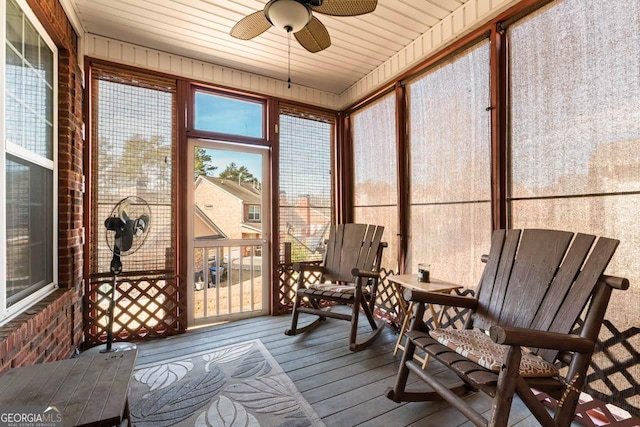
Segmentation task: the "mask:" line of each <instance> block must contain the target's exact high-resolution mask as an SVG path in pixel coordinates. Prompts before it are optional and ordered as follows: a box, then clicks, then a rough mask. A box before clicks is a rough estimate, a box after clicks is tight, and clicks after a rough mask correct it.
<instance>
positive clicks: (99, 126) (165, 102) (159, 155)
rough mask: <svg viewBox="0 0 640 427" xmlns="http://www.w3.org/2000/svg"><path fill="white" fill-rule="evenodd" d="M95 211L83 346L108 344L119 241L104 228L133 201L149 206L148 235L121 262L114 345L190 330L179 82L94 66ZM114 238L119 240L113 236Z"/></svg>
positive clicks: (93, 190)
mask: <svg viewBox="0 0 640 427" xmlns="http://www.w3.org/2000/svg"><path fill="white" fill-rule="evenodd" d="M91 76H92V80H91V105H92V110H91V112H92V116H91V133H92V147H91V149H92V153H93V156H92V158H91V169H90V170H91V178H90V185H91V206H90V217H91V224H90V230H91V233H90V237H89V260H90V261H89V280H88V282H89V284H88V289H87V292H86V295H85V304H86V307H85V314H86V320H87V324H86V325H85V338H86V340H87V342H88V344H89V345H92V344H96V343H99V342H101V341H103V340H104V339H105V330H106V327H107V308H108V303H109V299H110V298H109V296H110V290H111V286H110V283H111V274H110V262H111V259H112V256H113V254H112V250H113V248H112V245H113V236H111V238H108V237H107V231H106V229H105V225H104V221H105V219H107V218H108V217H110V216H112V215H113V209H114V206H115V205H116V204H117V203H118V202H119V201H120V200H122V199H124V198H126V197H128V196H137V197H139V198H141V199H142V200H143V201H145V202H146V203H147V204H148V205H149V209H150V225H149V231H148V233H147V235H146V239H144V241H143V243H142V245H141V246H139V248H138V246H137V241H136V240H137V239H134V247H133V249H135V248H138V249H137V250H136V251H135V252H132V253H125V254H123V256H122V265H123V268H122V270H123V271H122V274H120V276H119V280H118V283H117V287H116V291H117V293H116V295H117V298H118V304H117V306H116V309H115V323H114V334H115V337H116V339H135V338H141V337H147V336H158V335H169V334H171V333H176V332H179V331H183V330H184V328H186V312H185V308H186V307H185V304H186V298H184V296H182V295H181V294H180V291H179V289H178V286H177V283H176V269H175V256H176V254H175V247H176V224H175V217H176V212H177V209H178V206H176V203H175V199H176V198H175V188H176V178H175V177H176V173H175V162H174V159H175V153H176V115H177V113H176V81H175V80H171V79H166V78H158V77H155V76H149V75H146V74H144V73H140V72H134V71H130V70H123V69H119V68H114V67H112V66H109V65H105V64H92V65H91ZM109 233H113V232H112V231H110V232H109Z"/></svg>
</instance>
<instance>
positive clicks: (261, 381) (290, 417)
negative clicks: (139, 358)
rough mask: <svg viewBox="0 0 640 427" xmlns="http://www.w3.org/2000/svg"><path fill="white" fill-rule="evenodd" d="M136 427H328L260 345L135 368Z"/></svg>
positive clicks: (233, 347)
mask: <svg viewBox="0 0 640 427" xmlns="http://www.w3.org/2000/svg"><path fill="white" fill-rule="evenodd" d="M129 405H130V410H131V418H132V421H133V425H134V426H136V427H147V426H148V427H151V426H153V427H164V426H173V425H178V426H194V425H195V426H212V427H245V426H246V427H258V426H261V427H303V426H321V427H323V426H324V423H323V422H322V421H321V420H320V417H319V416H318V414H316V412H315V411H314V410H313V408H312V407H311V405H310V404H309V403H308V402H307V401H306V400H305V399H304V397H303V396H302V394H300V392H299V391H298V389H297V388H296V387H295V385H294V384H293V382H292V381H291V379H290V378H289V377H288V376H287V375H286V374H285V373H284V371H283V370H282V368H281V367H280V365H278V362H276V360H275V359H274V358H273V356H272V355H271V353H269V351H268V350H267V349H266V348H265V346H264V345H263V344H262V342H261V341H260V340H254V341H247V342H243V343H241V344H234V345H230V346H226V347H221V348H216V349H212V350H206V351H201V352H197V353H193V354H188V355H183V356H180V357H175V358H171V359H166V360H161V361H158V362H154V363H149V364H146V365H139V366H136V369H135V372H134V376H133V380H132V384H131V389H130V391H129Z"/></svg>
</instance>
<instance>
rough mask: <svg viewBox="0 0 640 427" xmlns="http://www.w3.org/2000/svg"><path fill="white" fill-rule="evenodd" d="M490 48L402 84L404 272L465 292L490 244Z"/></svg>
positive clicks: (475, 280)
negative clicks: (406, 181)
mask: <svg viewBox="0 0 640 427" xmlns="http://www.w3.org/2000/svg"><path fill="white" fill-rule="evenodd" d="M489 84H490V69H489V42H488V41H484V42H481V43H480V44H477V45H475V46H473V47H471V48H469V49H468V50H466V51H464V52H462V53H460V54H459V55H456V56H455V57H453V58H452V59H450V60H449V61H447V62H445V63H443V64H441V65H439V66H437V67H436V68H434V69H432V70H430V71H429V72H428V73H427V74H426V75H424V76H422V77H419V78H417V79H416V80H414V81H412V82H410V83H409V84H408V85H407V93H408V96H409V114H408V117H409V150H410V194H409V203H410V220H409V242H408V257H407V270H408V271H410V272H415V271H417V266H418V263H425V264H427V265H430V269H431V275H432V276H433V277H437V278H439V279H443V280H448V281H451V282H453V283H458V284H461V285H464V286H466V287H475V286H476V285H477V283H478V282H479V280H480V276H481V274H482V269H483V267H484V264H482V262H481V259H480V257H481V256H482V254H484V253H488V252H489V247H490V243H491V202H490V200H491V136H490V130H491V122H490V120H491V113H490V111H488V109H487V107H489V105H490V88H489Z"/></svg>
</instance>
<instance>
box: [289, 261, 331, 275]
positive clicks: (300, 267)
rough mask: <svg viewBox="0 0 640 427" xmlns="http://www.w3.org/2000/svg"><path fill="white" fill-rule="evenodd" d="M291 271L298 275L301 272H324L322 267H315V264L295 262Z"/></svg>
mask: <svg viewBox="0 0 640 427" xmlns="http://www.w3.org/2000/svg"><path fill="white" fill-rule="evenodd" d="M293 271H296V272H298V273H300V272H301V271H312V272H317V273H322V272H323V271H324V266H322V265H316V264H308V263H306V262H296V263H294V264H293Z"/></svg>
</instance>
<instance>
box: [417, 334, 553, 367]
mask: <svg viewBox="0 0 640 427" xmlns="http://www.w3.org/2000/svg"><path fill="white" fill-rule="evenodd" d="M429 334H430V335H431V337H432V338H433V339H435V340H436V341H438V342H439V343H440V344H442V345H444V346H447V347H449V348H450V349H451V350H453V351H455V352H456V353H458V354H460V355H461V356H464V357H466V358H467V359H469V360H471V361H472V362H474V363H477V364H478V365H480V366H482V367H483V368H486V369H489V370H490V371H493V372H500V368H501V367H502V364H503V361H504V355H505V352H506V351H507V349H508V348H509V346H506V345H501V344H497V343H495V342H493V341H492V340H491V338H490V337H489V336H487V334H485V333H484V332H482V331H479V330H473V329H463V330H460V329H435V330H432V331H430V332H429ZM557 375H558V369H557V368H556V367H555V366H553V365H552V364H551V363H549V362H547V361H546V360H544V359H543V358H541V357H539V356H537V355H535V354H533V353H531V352H529V351H528V350H525V349H522V359H521V361H520V376H521V377H529V378H534V377H535V378H538V377H555V376H557Z"/></svg>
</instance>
